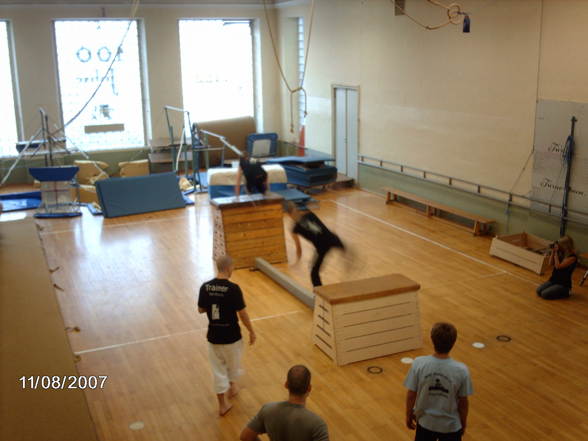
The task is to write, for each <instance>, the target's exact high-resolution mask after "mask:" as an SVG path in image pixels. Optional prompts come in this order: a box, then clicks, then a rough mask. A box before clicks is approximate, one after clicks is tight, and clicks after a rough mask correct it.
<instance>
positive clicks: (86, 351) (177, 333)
mask: <svg viewBox="0 0 588 441" xmlns="http://www.w3.org/2000/svg"><path fill="white" fill-rule="evenodd" d="M203 329H205V328H198V329H190V330H189V331H183V332H176V333H173V334H166V335H158V336H157V337H150V338H144V339H142V340H133V341H128V342H126V343H118V344H115V345H108V346H100V347H98V348H92V349H84V350H83V351H77V352H74V354H76V355H81V354H88V353H90V352H99V351H106V350H107V349H117V348H122V347H125V346H130V345H136V344H141V343H147V342H150V341H155V340H163V339H165V338H170V337H177V336H179V335H185V334H191V333H193V332H198V331H202V330H203Z"/></svg>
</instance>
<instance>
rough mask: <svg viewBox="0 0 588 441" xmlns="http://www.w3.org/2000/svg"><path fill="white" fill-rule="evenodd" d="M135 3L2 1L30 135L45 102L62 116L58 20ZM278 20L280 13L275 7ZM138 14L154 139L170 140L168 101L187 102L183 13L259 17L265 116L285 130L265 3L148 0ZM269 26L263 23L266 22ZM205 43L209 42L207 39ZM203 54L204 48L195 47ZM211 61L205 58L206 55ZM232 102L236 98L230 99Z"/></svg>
mask: <svg viewBox="0 0 588 441" xmlns="http://www.w3.org/2000/svg"><path fill="white" fill-rule="evenodd" d="M129 12H130V8H129V6H128V5H127V6H106V7H104V8H102V7H99V6H63V5H54V6H48V5H28V6H18V5H13V6H0V19H8V20H10V21H11V24H12V29H13V34H14V41H15V53H16V64H17V70H18V82H19V86H20V98H21V104H22V120H23V125H24V136H25V137H29V136H31V135H32V134H33V133H34V132H35V131H36V129H37V128H38V127H39V125H40V119H39V117H38V108H39V107H43V108H45V110H46V111H47V112H48V113H49V115H50V116H51V117H52V118H53V119H55V120H59V118H60V116H59V115H60V109H59V97H58V90H57V77H56V75H57V74H56V72H57V69H56V59H55V51H54V46H53V29H52V20H54V19H59V18H100V17H102V16H103V14H104V16H105V17H107V18H108V17H111V18H112V17H115V18H120V17H127V16H128V14H129ZM270 16H271V17H272V19H273V18H274V17H275V14H274V12H273V11H271V12H270ZM138 18H140V19H142V20H143V23H144V29H145V40H146V43H147V47H146V54H147V67H148V81H149V82H148V90H149V98H150V102H149V111H150V114H151V124H152V129H153V135H152V136H153V138H155V139H157V138H165V139H167V129H166V126H165V119H164V117H163V106H164V105H166V104H169V105H174V106H181V105H182V90H181V76H180V49H179V30H178V20H179V19H180V18H249V19H254V20H256V24H255V28H256V29H257V30H259V36H260V43H261V44H260V48H261V72H260V77H261V95H262V102H261V103H260V104H261V106H260V107H261V108H262V109H263V111H262V115H260V116H261V118H260V120H262V121H263V129H264V130H266V131H279V128H280V125H281V103H280V95H279V88H278V82H277V79H278V77H277V70H276V65H275V62H274V59H273V54H272V52H271V44H270V40H269V37H268V35H267V27H266V26H265V23H264V22H262V21H261V20H265V18H264V13H263V8H262V7H261V6H260V5H232V6H230V5H217V6H210V5H193V6H190V5H169V6H158V5H146V6H141V7H140V9H139V12H138ZM262 25H263V26H262ZM204 44H205V43H204ZM194 50H195V56H197V55H198V54H197V51H198V48H197V47H196V48H194ZM204 61H205V60H204ZM227 105H230V103H227Z"/></svg>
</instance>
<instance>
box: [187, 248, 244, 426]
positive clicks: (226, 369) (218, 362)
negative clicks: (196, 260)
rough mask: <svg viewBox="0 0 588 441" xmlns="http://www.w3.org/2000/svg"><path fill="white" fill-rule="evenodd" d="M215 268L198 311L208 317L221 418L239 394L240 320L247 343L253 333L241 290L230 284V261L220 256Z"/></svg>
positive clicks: (205, 284) (209, 348) (210, 351)
mask: <svg viewBox="0 0 588 441" xmlns="http://www.w3.org/2000/svg"><path fill="white" fill-rule="evenodd" d="M216 267H217V276H216V277H215V278H214V279H212V280H209V281H208V282H206V283H204V284H202V286H201V287H200V294H199V295H198V312H200V313H201V314H202V313H206V315H207V317H208V333H207V334H206V339H207V340H208V343H209V344H208V355H209V358H210V364H211V367H212V372H213V375H214V387H215V390H216V394H217V395H216V396H217V399H218V404H219V415H220V416H223V415H225V414H226V413H227V412H228V411H229V410H230V409H231V407H232V405H231V403H230V402H229V400H228V398H230V397H233V396H235V395H237V393H238V392H239V387H238V386H237V382H236V380H237V377H238V376H239V371H240V362H241V351H242V346H243V341H242V340H241V328H240V327H239V318H240V319H241V321H242V322H243V324H244V325H245V326H246V327H247V330H248V331H249V344H253V343H254V342H255V332H254V331H253V327H252V325H251V320H250V319H249V314H247V310H246V308H245V301H244V300H243V293H242V292H241V288H239V285H237V284H235V283H233V282H231V281H229V277H231V274H232V272H233V259H231V258H230V257H229V256H221V257H219V258H217V259H216ZM227 392H228V394H227ZM225 394H227V395H228V397H226V396H225Z"/></svg>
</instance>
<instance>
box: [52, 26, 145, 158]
mask: <svg viewBox="0 0 588 441" xmlns="http://www.w3.org/2000/svg"><path fill="white" fill-rule="evenodd" d="M73 21H111V22H112V21H119V22H128V21H134V22H136V25H137V52H138V54H139V81H140V84H139V89H140V90H141V111H142V114H143V115H142V120H143V145H133V146H126V147H114V148H103V149H95V148H94V147H89V148H87V149H85V148H80V147H78V146H76V147H77V148H79V149H80V150H83V151H84V152H93V153H95V152H121V151H130V150H142V149H145V148H147V147H148V146H149V142H150V138H149V137H150V136H151V133H152V127H151V120H150V115H151V112H150V109H149V102H150V98H149V87H148V71H147V48H146V35H145V24H144V20H143V19H142V18H138V17H135V18H132V19H130V18H127V17H85V18H79V17H76V18H69V17H67V18H54V19H52V20H51V22H52V26H51V33H52V37H53V38H52V40H53V42H52V44H53V58H54V60H55V63H54V65H55V81H56V83H57V86H56V87H57V101H58V106H59V121H60V124H61V126H62V127H63V125H64V124H65V122H66V121H65V119H64V114H63V100H62V93H61V81H60V78H59V59H58V55H57V32H56V27H55V24H56V23H57V22H73ZM101 87H103V86H101ZM88 98H89V97H88ZM62 130H63V136H65V129H62Z"/></svg>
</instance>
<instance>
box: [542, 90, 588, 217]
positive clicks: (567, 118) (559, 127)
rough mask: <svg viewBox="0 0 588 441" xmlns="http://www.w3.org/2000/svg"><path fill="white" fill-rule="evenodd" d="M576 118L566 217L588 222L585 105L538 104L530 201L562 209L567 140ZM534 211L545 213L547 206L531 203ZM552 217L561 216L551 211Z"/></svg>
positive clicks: (587, 114)
mask: <svg viewBox="0 0 588 441" xmlns="http://www.w3.org/2000/svg"><path fill="white" fill-rule="evenodd" d="M572 116H575V117H576V118H577V119H578V121H577V123H576V128H575V133H574V141H575V145H574V156H573V159H572V169H571V179H570V192H569V197H568V210H570V212H569V215H568V217H569V218H570V219H572V220H573V219H575V220H579V221H583V222H586V221H588V216H584V215H581V214H578V213H575V212H578V211H579V212H585V213H588V104H586V103H575V102H563V101H550V100H540V101H539V102H538V103H537V116H536V122H535V156H534V166H533V180H532V197H533V199H535V200H540V201H543V202H545V203H547V204H553V205H556V206H561V205H562V202H563V197H564V186H565V178H566V167H567V166H566V164H565V161H564V153H565V150H566V140H567V138H568V136H569V134H570V130H571V119H572ZM533 208H534V209H536V210H540V211H544V212H547V211H548V210H549V206H548V205H546V204H540V203H533ZM551 213H552V214H557V215H559V214H561V210H560V209H558V208H551Z"/></svg>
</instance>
